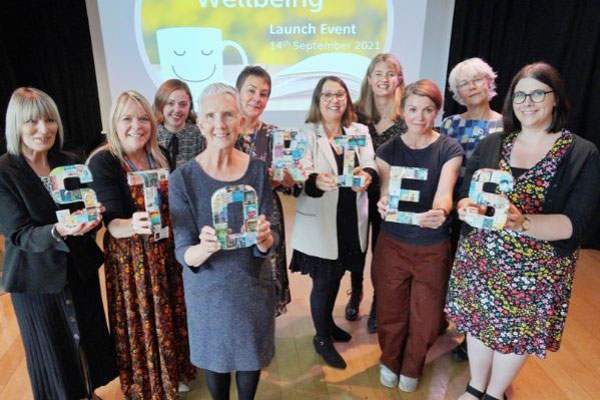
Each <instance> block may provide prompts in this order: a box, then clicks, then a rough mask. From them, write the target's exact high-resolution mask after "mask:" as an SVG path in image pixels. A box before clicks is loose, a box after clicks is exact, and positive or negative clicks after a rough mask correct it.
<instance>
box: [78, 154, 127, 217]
mask: <svg viewBox="0 0 600 400" xmlns="http://www.w3.org/2000/svg"><path fill="white" fill-rule="evenodd" d="M113 160H114V159H113V157H112V155H110V154H109V153H105V152H100V153H97V154H96V155H94V156H93V157H92V158H91V159H90V161H89V164H88V167H89V169H90V171H91V172H92V177H93V179H94V180H93V182H91V183H90V187H91V188H92V189H94V191H95V192H96V197H97V198H98V201H100V202H101V203H102V204H103V205H104V207H105V208H106V211H105V212H104V214H103V217H102V219H103V220H104V224H105V225H106V226H108V224H109V223H110V221H112V220H113V219H115V218H131V215H125V201H127V200H128V199H124V198H123V196H122V187H121V185H122V176H120V175H122V174H123V170H122V168H121V166H120V165H119V164H118V163H117V162H113Z"/></svg>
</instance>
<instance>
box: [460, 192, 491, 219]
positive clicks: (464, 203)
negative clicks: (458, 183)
mask: <svg viewBox="0 0 600 400" xmlns="http://www.w3.org/2000/svg"><path fill="white" fill-rule="evenodd" d="M456 210H457V211H458V219H460V220H461V221H464V220H465V218H466V216H467V210H472V211H474V212H477V213H479V214H482V215H485V212H486V210H487V207H486V206H482V205H478V204H477V203H473V202H472V201H471V200H470V199H469V198H468V197H465V198H463V199H460V201H459V202H458V204H457V205H456Z"/></svg>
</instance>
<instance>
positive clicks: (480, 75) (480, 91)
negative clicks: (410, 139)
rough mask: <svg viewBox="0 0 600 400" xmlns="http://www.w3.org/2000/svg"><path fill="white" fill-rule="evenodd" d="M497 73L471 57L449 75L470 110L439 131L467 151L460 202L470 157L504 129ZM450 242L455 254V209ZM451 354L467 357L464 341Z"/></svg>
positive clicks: (461, 101) (458, 225)
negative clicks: (497, 105) (496, 105)
mask: <svg viewBox="0 0 600 400" xmlns="http://www.w3.org/2000/svg"><path fill="white" fill-rule="evenodd" d="M496 76H497V75H496V73H495V72H494V70H493V69H492V67H490V66H489V65H488V64H487V63H486V62H485V61H483V60H482V59H481V58H477V57H475V58H469V59H467V60H464V61H461V62H460V63H458V64H456V66H455V67H454V68H452V71H450V75H449V76H448V86H449V87H450V91H451V92H452V97H453V98H454V100H456V101H457V102H458V103H459V104H461V105H463V106H465V107H466V108H467V111H465V112H463V113H462V114H454V115H451V116H449V117H446V118H444V120H443V121H442V126H441V129H440V132H441V133H442V134H445V135H448V136H450V137H452V138H454V139H456V140H457V141H458V143H460V145H461V146H462V148H463V150H464V151H465V157H464V158H463V164H462V168H461V170H460V176H459V178H458V182H457V184H456V186H455V190H454V200H455V201H458V191H459V189H460V186H461V184H462V178H463V177H464V174H465V167H466V165H467V160H468V159H469V157H470V156H471V154H473V151H474V150H475V147H477V144H478V143H479V142H480V141H481V139H483V138H484V137H486V136H488V135H489V134H491V133H494V132H501V131H502V114H499V113H497V112H496V111H494V110H492V109H491V108H490V100H491V99H492V98H493V97H494V96H495V95H496V82H495V79H496ZM453 217H454V218H452V231H451V232H452V233H451V237H450V243H451V245H452V255H454V254H455V253H456V247H457V245H458V238H459V236H460V229H461V225H462V221H461V220H460V219H458V218H457V215H456V214H455V211H453ZM452 356H453V357H454V358H455V359H457V360H459V361H466V360H468V356H467V346H466V343H465V341H464V340H463V342H462V343H461V344H460V345H459V346H458V347H456V348H454V349H453V350H452Z"/></svg>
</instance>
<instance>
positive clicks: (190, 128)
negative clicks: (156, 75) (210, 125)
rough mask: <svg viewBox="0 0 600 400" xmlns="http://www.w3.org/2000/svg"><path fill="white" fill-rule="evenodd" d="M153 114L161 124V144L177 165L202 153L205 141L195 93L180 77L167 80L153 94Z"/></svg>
mask: <svg viewBox="0 0 600 400" xmlns="http://www.w3.org/2000/svg"><path fill="white" fill-rule="evenodd" d="M153 110H154V116H155V118H156V123H157V124H158V144H160V145H161V146H163V147H164V148H165V149H167V150H168V151H169V158H170V159H171V162H172V163H173V164H174V165H175V167H179V166H181V165H183V164H184V163H185V162H187V161H188V160H189V159H192V158H194V157H196V155H198V154H200V152H201V151H202V150H204V147H206V143H205V140H204V136H202V134H201V133H200V129H199V128H198V127H197V126H196V113H195V112H194V102H193V101H192V93H191V92H190V88H189V86H188V85H187V83H185V82H183V81H181V80H179V79H169V80H167V81H164V82H163V83H162V85H160V87H159V88H158V90H157V91H156V95H155V96H154V105H153Z"/></svg>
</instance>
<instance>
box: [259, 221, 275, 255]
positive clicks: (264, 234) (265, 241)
mask: <svg viewBox="0 0 600 400" xmlns="http://www.w3.org/2000/svg"><path fill="white" fill-rule="evenodd" d="M271 246H273V234H272V233H271V223H270V222H269V221H267V218H266V217H265V216H264V215H263V214H261V215H259V216H258V225H257V227H256V247H258V249H259V250H260V251H261V252H262V253H266V252H268V251H269V249H270V248H271Z"/></svg>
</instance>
